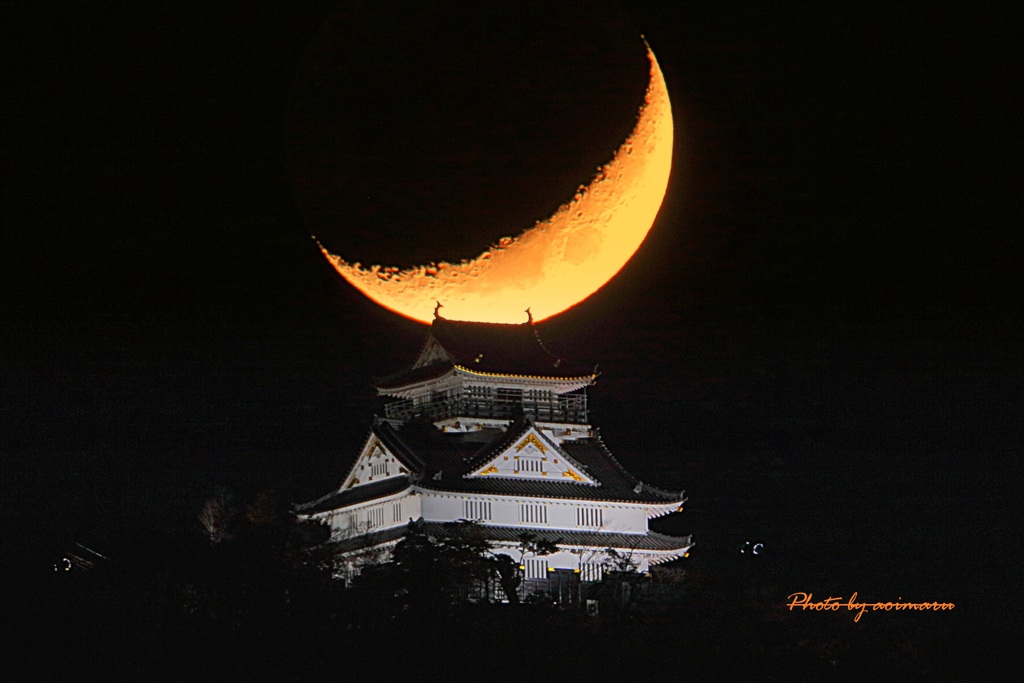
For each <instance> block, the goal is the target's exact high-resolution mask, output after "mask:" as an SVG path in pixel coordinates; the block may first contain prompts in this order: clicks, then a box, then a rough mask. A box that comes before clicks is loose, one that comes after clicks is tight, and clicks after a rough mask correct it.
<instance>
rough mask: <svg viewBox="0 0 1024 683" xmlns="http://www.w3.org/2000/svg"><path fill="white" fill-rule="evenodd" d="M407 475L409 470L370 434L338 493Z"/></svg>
mask: <svg viewBox="0 0 1024 683" xmlns="http://www.w3.org/2000/svg"><path fill="white" fill-rule="evenodd" d="M407 474H409V469H408V468H407V467H406V466H405V465H403V464H402V462H401V461H400V460H399V459H398V458H396V457H395V455H394V453H392V452H391V451H389V450H388V449H387V448H386V447H385V446H384V444H383V443H381V441H380V439H378V438H377V437H376V436H375V435H373V434H370V438H369V439H367V440H366V445H365V446H363V450H362V451H361V452H360V453H359V457H358V458H357V459H356V462H355V464H354V465H353V466H352V469H351V470H349V473H348V476H347V477H345V481H344V483H343V484H342V485H341V488H340V489H339V490H340V491H344V490H345V489H351V488H355V487H356V486H362V485H364V484H373V483H376V482H378V481H384V480H385V479H392V478H394V477H403V476H405V475H407Z"/></svg>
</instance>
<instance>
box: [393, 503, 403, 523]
mask: <svg viewBox="0 0 1024 683" xmlns="http://www.w3.org/2000/svg"><path fill="white" fill-rule="evenodd" d="M391 521H392V522H401V521H402V504H401V503H392V504H391Z"/></svg>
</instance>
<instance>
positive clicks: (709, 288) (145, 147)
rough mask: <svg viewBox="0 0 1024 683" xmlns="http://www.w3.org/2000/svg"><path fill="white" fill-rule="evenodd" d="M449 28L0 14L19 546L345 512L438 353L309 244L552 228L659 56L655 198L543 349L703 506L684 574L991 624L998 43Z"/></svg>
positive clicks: (326, 7)
mask: <svg viewBox="0 0 1024 683" xmlns="http://www.w3.org/2000/svg"><path fill="white" fill-rule="evenodd" d="M465 4H466V3H449V4H445V3H442V4H441V5H440V6H439V8H438V9H433V8H426V7H421V8H419V9H417V10H410V9H408V8H404V7H402V3H395V4H394V5H393V6H391V5H389V4H388V3H383V4H382V3H374V2H362V3H360V2H354V3H348V4H346V5H345V6H344V8H343V10H341V11H340V13H339V14H336V15H333V16H334V18H333V19H331V16H332V14H331V12H332V9H333V7H334V3H328V2H320V3H308V4H307V5H306V6H305V8H304V9H301V10H296V9H295V8H294V7H292V6H291V5H292V3H269V4H264V5H261V6H260V7H255V6H250V5H249V4H246V3H231V2H225V3H216V4H215V6H214V7H210V6H207V5H206V4H204V3H195V4H192V3H185V4H182V3H172V4H169V5H166V6H162V7H160V8H159V9H154V8H151V7H149V6H135V5H131V4H120V3H103V2H100V3H87V4H81V3H78V4H72V3H67V4H53V3H50V4H49V5H48V6H47V4H46V3H43V4H42V5H32V6H28V5H25V6H19V5H18V4H16V3H8V4H7V5H5V6H4V8H3V9H2V10H0V11H2V12H3V13H4V15H9V16H6V17H5V19H4V20H3V21H2V22H0V24H2V25H3V29H0V30H2V31H3V33H4V36H3V40H4V42H5V44H8V45H12V46H14V50H13V52H12V54H14V55H16V56H17V58H16V59H12V60H8V62H7V64H6V65H5V67H4V79H3V83H4V97H3V100H4V105H3V106H4V110H5V116H4V120H5V126H4V127H5V132H6V133H8V134H7V135H5V136H4V137H3V138H2V144H3V147H2V149H0V154H2V156H3V158H4V160H5V162H6V164H7V166H8V175H7V179H6V180H5V182H4V183H3V187H2V190H0V192H2V193H3V195H2V196H3V199H4V205H5V206H6V207H7V211H6V212H5V213H6V214H7V215H6V217H5V220H4V223H5V229H4V231H3V232H4V240H5V245H4V248H3V259H4V267H3V290H2V294H0V297H2V299H0V301H2V306H3V318H4V320H3V328H2V330H0V340H2V353H3V380H2V382H3V384H2V389H0V401H2V402H0V429H2V431H0V439H2V443H0V445H2V449H3V459H4V464H3V468H4V469H3V471H4V480H5V488H8V489H9V491H10V492H11V495H10V496H9V500H10V502H11V503H12V505H10V506H8V505H5V508H7V509H8V510H11V509H13V510H15V513H14V515H13V517H12V516H8V517H7V520H6V523H5V524H11V530H12V531H14V533H15V534H16V535H17V536H18V538H19V539H21V543H22V546H23V547H24V548H27V549H28V550H25V551H23V552H27V553H31V552H36V551H39V552H43V551H45V550H46V548H48V547H49V546H47V545H46V544H48V543H59V542H61V540H62V539H65V538H68V537H74V538H76V539H77V538H82V539H88V540H89V541H90V542H92V543H96V544H99V545H103V546H104V547H108V548H117V547H118V543H119V542H121V541H119V539H123V538H125V537H127V536H128V535H129V534H126V533H125V532H124V530H125V529H126V528H132V529H135V530H136V531H137V530H138V529H144V528H148V527H151V526H152V527H153V528H158V527H159V524H160V523H162V522H166V520H168V519H177V518H179V517H180V518H181V519H187V518H188V516H189V515H191V514H193V509H194V508H197V507H198V504H199V501H200V500H201V499H202V497H203V495H205V494H206V493H207V492H208V491H209V490H210V488H211V487H213V486H214V485H217V484H228V485H231V484H236V483H238V482H240V481H256V482H259V483H260V484H263V485H271V484H272V485H275V486H277V487H279V488H280V489H281V490H282V491H284V492H286V495H289V496H294V497H296V498H300V499H301V498H304V497H311V496H313V495H317V494H319V493H322V492H324V491H325V490H326V489H327V487H329V486H331V485H333V484H334V483H336V481H337V480H338V478H339V477H340V476H341V473H340V472H339V471H337V470H336V469H333V468H334V467H336V462H337V458H338V455H339V454H342V453H346V452H349V451H350V450H351V449H353V448H357V447H358V445H359V444H360V443H361V442H362V439H363V438H364V435H365V431H364V430H365V428H366V426H367V424H368V422H369V420H370V417H371V414H372V409H371V408H370V405H371V401H372V393H371V391H370V388H369V382H370V380H371V378H372V377H373V376H376V375H381V374H385V373H387V372H390V371H393V370H395V369H397V368H398V367H400V366H401V365H402V364H403V363H407V362H409V361H411V360H412V357H413V356H414V354H415V353H416V351H417V350H418V348H419V344H420V342H421V340H422V337H423V335H424V334H425V328H423V327H422V326H418V325H416V324H414V323H410V322H409V321H406V320H404V319H400V318H398V317H395V316H393V315H391V314H389V313H387V312H385V311H383V310H381V309H379V308H377V307H376V306H374V305H372V304H370V303H369V302H367V301H365V300H364V299H362V298H361V297H360V296H359V295H357V294H355V293H354V292H353V291H352V290H350V289H349V288H348V287H347V286H346V285H345V284H344V283H343V282H341V281H340V279H339V278H338V277H337V276H335V275H334V273H333V271H332V270H331V269H330V268H329V267H328V266H327V264H326V263H325V262H324V261H323V259H322V258H321V257H320V255H319V253H318V251H317V250H316V248H315V246H314V244H313V243H312V241H311V240H310V239H309V235H310V234H312V233H316V234H317V235H318V236H321V237H323V238H324V239H325V240H328V241H329V243H330V244H331V245H332V246H334V245H336V246H337V248H338V249H339V250H343V249H347V250H351V251H353V252H358V253H359V254H360V255H361V256H360V257H361V258H364V259H366V260H370V259H372V258H374V257H379V258H384V257H385V256H377V254H385V255H392V254H393V255H394V257H395V258H394V260H395V261H396V262H399V263H401V264H403V265H405V264H409V263H413V262H416V261H420V260H423V259H440V258H445V257H447V258H460V257H465V256H470V255H473V254H476V253H478V252H479V251H480V250H482V249H483V248H486V246H487V245H488V244H489V243H491V242H492V241H493V240H495V239H496V238H497V237H500V236H501V235H502V234H505V233H504V231H505V230H509V229H512V228H515V227H519V228H522V227H526V226H527V225H529V224H531V223H532V221H534V220H537V219H540V218H542V217H544V215H546V214H547V213H549V212H550V211H551V210H553V209H554V208H555V207H557V205H558V203H559V202H561V201H564V200H565V199H568V198H569V196H570V195H571V193H572V191H573V190H574V189H575V187H576V185H579V184H583V183H586V182H588V181H589V177H588V176H587V174H589V173H591V172H592V170H593V168H594V167H595V166H597V165H598V164H600V163H603V162H604V161H607V160H608V157H609V156H610V153H611V151H612V150H614V149H615V148H616V147H617V146H618V144H619V142H620V141H621V139H622V138H623V137H624V135H625V133H626V132H628V130H629V128H630V127H631V125H632V123H633V119H632V117H633V116H634V112H635V110H636V105H637V103H638V101H639V100H638V98H639V97H640V95H641V94H642V89H643V87H644V83H645V76H646V74H645V73H644V70H643V69H644V64H643V48H642V43H640V40H639V36H638V35H637V34H638V33H643V34H644V35H645V36H646V38H647V40H648V41H649V43H650V45H651V46H652V48H653V49H654V51H655V53H656V54H657V55H658V58H659V60H660V62H661V65H662V68H663V70H664V72H665V75H666V79H667V82H668V84H669V88H670V94H671V97H672V99H673V105H674V108H675V114H676V121H677V148H676V163H675V166H674V171H673V180H672V184H671V187H670V190H669V194H668V196H667V198H666V201H665V204H664V206H663V210H662V214H661V215H660V217H659V220H658V222H657V224H656V225H655V227H654V229H653V230H652V232H651V234H650V236H649V238H648V241H647V242H646V243H645V244H644V246H643V247H642V248H641V250H640V252H639V253H638V254H637V255H636V257H635V258H634V259H633V261H631V263H630V264H629V265H628V266H627V267H626V268H625V269H624V270H623V271H622V273H621V274H620V276H619V277H618V278H617V279H615V280H614V281H613V282H612V283H610V284H609V285H608V286H607V287H605V288H604V289H603V290H602V291H600V292H599V293H598V294H597V295H595V296H594V297H592V298H591V299H590V300H588V301H587V302H585V303H584V304H582V305H580V306H578V307H577V308H576V309H574V310H572V311H570V312H568V313H566V314H564V315H562V316H560V317H558V318H556V319H554V320H552V321H550V322H549V323H545V324H544V325H543V330H542V332H543V334H544V337H545V339H546V341H548V342H549V346H551V347H552V348H554V349H555V350H558V351H561V352H562V353H564V354H565V355H566V356H567V357H570V358H572V359H574V360H580V361H591V362H597V363H600V366H601V369H602V372H603V373H604V374H603V376H602V377H601V379H600V381H599V383H598V386H597V387H596V388H595V389H593V390H592V393H591V396H592V403H593V405H594V419H595V422H597V424H599V425H600V426H601V428H602V433H603V435H604V438H605V440H606V442H607V443H608V444H609V446H610V447H611V449H612V450H613V452H614V453H616V455H617V456H618V457H619V458H620V460H622V461H623V463H624V464H625V465H626V466H627V467H628V468H629V469H631V470H632V471H634V472H635V473H637V474H638V475H639V476H640V477H641V478H643V479H645V480H647V481H650V482H652V483H655V484H657V485H660V486H663V487H665V488H684V487H685V488H686V489H687V490H688V492H689V495H690V497H691V501H692V503H691V505H690V509H689V510H688V513H687V515H684V516H683V517H681V518H680V521H679V522H678V523H673V524H676V526H674V527H673V526H671V525H670V527H669V529H670V530H673V531H692V532H693V533H694V534H695V536H696V538H697V541H698V543H699V544H700V546H699V548H700V550H699V552H698V553H697V554H696V555H695V557H694V558H693V559H692V561H693V563H694V564H695V566H697V567H698V568H700V567H702V566H703V567H721V566H725V565H726V564H727V563H728V562H730V561H732V560H731V558H732V556H733V555H734V553H735V549H736V548H738V546H739V544H740V543H741V542H742V540H744V539H745V538H746V537H748V536H751V535H755V536H759V537H763V538H765V539H766V542H767V543H769V544H770V545H771V547H772V548H773V549H774V557H773V558H772V562H774V563H775V564H773V565H772V567H773V569H772V571H775V572H777V577H778V578H777V579H776V581H777V584H778V585H779V587H780V590H781V594H780V596H779V601H780V602H782V601H783V600H784V598H785V595H786V594H788V593H789V592H791V591H796V590H822V591H827V590H834V591H838V592H839V593H840V594H843V593H844V592H845V593H849V592H851V591H853V590H859V591H860V592H861V594H862V596H863V595H865V594H871V595H878V597H880V598H895V597H896V595H895V594H893V593H894V592H896V591H901V593H900V594H901V595H903V596H904V597H907V596H908V594H909V595H914V596H920V597H921V598H924V599H942V600H956V601H958V603H963V604H964V605H973V609H975V610H976V611H977V612H978V613H985V612H986V610H987V609H988V605H989V603H988V601H989V600H994V596H995V594H996V593H997V592H998V591H1000V590H1002V589H1003V588H1004V587H1006V586H1008V584H1009V583H1010V579H1011V574H1010V571H1009V569H1008V568H1006V567H1004V566H1002V565H1000V564H999V563H998V562H996V561H994V560H993V559H992V558H993V557H995V556H998V554H999V553H1001V552H1002V553H1005V552H1009V551H1013V550H1015V549H1016V548H1017V547H1018V546H1019V544H1020V537H1019V531H1020V529H1019V493H1018V492H1019V490H1020V484H1021V480H1020V475H1019V472H1018V467H1017V464H1016V457H1015V456H1016V455H1017V453H1018V452H1019V445H1020V443H1021V429H1020V422H1021V420H1020V415H1021V414H1022V408H1024V406H1022V405H1021V403H1022V401H1021V396H1022V394H1021V389H1022V386H1021V384H1022V382H1021V380H1022V374H1021V365H1022V364H1021V359H1020V355H1021V352H1020V333H1021V323H1022V318H1021V308H1020V301H1019V293H1018V292H1019V288H1017V287H1015V286H1014V282H1015V280H1016V279H1017V278H1016V277H1015V275H1016V270H1017V269H1018V254H1019V252H1020V246H1021V245H1020V241H1021V238H1020V232H1019V229H1018V227H1017V225H1016V222H1017V221H1014V219H1015V218H1017V216H1018V214H1019V213H1020V211H1019V210H1020V193H1019V183H1018V182H1014V181H1012V178H1013V177H1015V175H1016V174H1015V173H1014V172H1013V171H1012V169H1013V168H1019V167H1020V161H1021V142H1020V137H1019V134H1018V131H1017V127H1018V124H1019V106H1018V105H1019V102H1018V100H1019V85H1018V84H1019V82H1020V80H1021V79H1020V76H1021V74H1020V64H1021V61H1020V60H1019V59H1017V58H1015V55H1014V54H1013V53H1014V51H1015V44H1016V40H1015V36H1013V35H1011V32H1010V30H1009V27H1012V26H1019V21H1018V19H1019V17H1015V16H1012V15H1011V13H1010V12H1009V11H1007V13H1006V15H1005V16H1004V15H999V14H994V13H986V14H977V15H975V14H972V13H971V12H970V11H969V10H964V9H961V10H956V11H951V10H934V9H932V10H929V11H924V10H921V9H918V8H917V7H916V6H915V5H913V4H908V3H895V4H892V5H890V6H887V7H885V8H884V9H878V10H869V9H866V8H864V7H862V6H861V5H860V4H859V3H842V4H841V5H834V4H832V3H823V4H821V5H820V6H815V7H813V8H811V9H808V8H807V7H797V6H795V5H791V4H786V3H783V4H782V6H769V5H768V4H766V3H720V2H660V1H651V2H637V3H632V4H630V5H629V6H628V8H627V10H626V11H625V12H624V13H623V12H620V11H618V10H614V11H613V10H609V9H608V8H607V7H604V6H603V5H602V4H600V3H597V4H596V6H592V4H591V3H584V2H579V3H572V2H570V3H563V4H562V9H560V10H558V11H553V10H542V9H535V8H534V9H531V8H530V7H529V6H527V7H523V6H522V3H502V2H496V3H487V8H486V9H477V10H473V11H467V10H463V9H453V8H461V7H462V6H463V5H465ZM329 19H330V21H329ZM633 27H635V28H633ZM332 59H333V60H336V61H331V60H332ZM337 60H341V61H340V63H339V62H338V61H337ZM449 124H450V125H449ZM581 173H582V174H583V176H582V177H581V176H580V174H581ZM332 187H333V188H334V191H332ZM374 250H377V251H374ZM435 250H436V251H435ZM5 497H8V496H7V494H5ZM189 506H194V507H189ZM701 563H704V564H703V565H702V564H701ZM837 576H841V577H844V578H843V579H841V580H840V579H837V578H835V577H837Z"/></svg>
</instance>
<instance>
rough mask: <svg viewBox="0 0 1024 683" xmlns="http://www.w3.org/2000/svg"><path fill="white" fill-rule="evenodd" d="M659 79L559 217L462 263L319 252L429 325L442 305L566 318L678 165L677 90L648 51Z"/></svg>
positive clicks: (476, 312) (381, 299) (477, 317)
mask: <svg viewBox="0 0 1024 683" xmlns="http://www.w3.org/2000/svg"><path fill="white" fill-rule="evenodd" d="M647 58H648V60H649V61H650V81H649V83H648V85H647V90H646V92H645V93H644V103H643V105H642V106H641V107H640V111H639V114H638V117H637V122H636V126H635V127H634V128H633V131H632V132H631V133H630V135H629V136H628V137H627V138H626V140H625V142H623V143H622V145H621V146H620V147H619V148H618V150H617V151H616V152H615V155H614V157H613V158H612V160H611V161H610V162H608V163H607V164H605V165H604V166H602V167H600V168H599V169H598V172H597V174H596V175H595V176H594V178H593V179H592V180H591V181H590V184H589V185H587V186H586V187H582V186H581V187H580V189H579V191H578V192H577V193H576V195H575V196H574V197H573V199H572V200H571V201H569V202H568V203H566V204H563V205H562V206H561V207H559V208H558V210H557V211H556V212H555V213H554V215H552V216H551V217H550V218H548V219H546V220H543V221H539V222H537V223H536V224H535V225H534V226H533V227H531V228H529V229H527V230H525V231H524V232H523V233H522V234H521V235H520V236H518V237H515V238H503V239H502V240H500V242H499V244H497V245H494V246H492V247H491V248H490V249H488V250H487V251H485V252H484V253H482V254H480V255H479V256H477V257H476V258H474V259H467V260H463V261H462V262H461V263H443V262H441V263H432V264H429V265H426V266H416V267H413V268H408V269H404V270H403V269H399V268H395V267H385V266H377V265H375V266H371V267H369V268H364V267H362V265H361V264H359V263H349V262H347V261H345V260H344V259H342V258H341V257H339V256H337V255H335V254H332V253H330V252H329V251H328V250H327V249H325V248H324V247H323V246H322V245H321V246H320V249H321V250H322V251H323V253H324V255H325V256H326V257H327V259H328V261H330V262H331V264H332V265H333V266H334V267H335V269H337V271H338V272H339V273H340V274H341V275H342V277H344V278H345V280H347V281H348V282H349V283H350V284H351V285H352V286H353V287H355V288H356V289H358V290H359V291H360V292H362V293H363V294H365V295H366V296H367V297H369V298H370V299H372V300H373V301H375V302H376V303H378V304H380V305H381V306H383V307H385V308H387V309H389V310H391V311H393V312H395V313H398V314H399V315H402V316H405V317H407V318H410V319H412V320H416V321H419V322H423V323H429V322H430V321H431V320H432V319H433V318H434V309H435V306H436V302H441V303H442V304H443V305H444V310H445V316H444V317H446V318H450V319H453V320H465V321H478V322H492V323H521V322H522V321H523V312H524V310H525V309H527V308H530V309H531V311H532V315H533V320H534V321H537V322H539V321H541V320H545V319H546V318H550V317H551V316H554V315H557V314H558V313H561V312H563V311H565V310H567V309H569V308H571V307H572V306H575V305H576V304H578V303H579V302H581V301H583V300H584V299H586V298H587V297H589V296H590V295H591V294H593V293H594V292H596V291H597V290H598V289H600V288H601V287H602V286H604V285H605V284H606V283H607V282H608V281H610V280H611V279H612V278H613V277H615V275H616V274H617V273H618V272H619V271H620V270H621V269H622V267H623V266H625V265H626V262H627V261H629V259H630V258H631V257H632V256H633V254H634V253H636V251H637V249H639V248H640V244H641V243H642V242H643V241H644V238H645V237H646V236H647V233H648V232H649V231H650V229H651V227H652V226H653V224H654V220H655V218H656V217H657V215H658V211H659V210H660V208H661V203H662V201H663V199H664V197H665V191H666V189H667V188H668V180H669V176H670V174H671V171H672V148H673V124H672V106H671V103H670V102H669V97H668V89H667V87H666V85H665V79H664V76H663V75H662V73H661V68H660V67H659V66H658V61H657V60H656V59H655V57H654V52H653V51H651V49H650V47H648V48H647Z"/></svg>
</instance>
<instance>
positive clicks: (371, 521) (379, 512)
mask: <svg viewBox="0 0 1024 683" xmlns="http://www.w3.org/2000/svg"><path fill="white" fill-rule="evenodd" d="M379 526H384V508H383V506H378V507H373V508H370V509H369V510H367V511H366V528H367V529H376V528H377V527H379Z"/></svg>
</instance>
